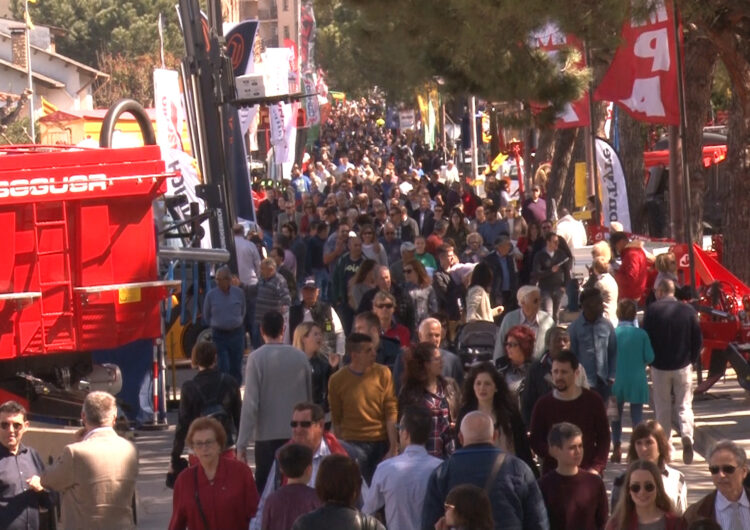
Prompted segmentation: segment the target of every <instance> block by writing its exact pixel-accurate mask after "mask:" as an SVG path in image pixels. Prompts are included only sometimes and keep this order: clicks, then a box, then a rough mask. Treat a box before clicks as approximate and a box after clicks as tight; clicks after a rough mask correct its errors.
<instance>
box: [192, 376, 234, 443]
mask: <svg viewBox="0 0 750 530" xmlns="http://www.w3.org/2000/svg"><path fill="white" fill-rule="evenodd" d="M219 376H220V377H219V384H218V386H217V387H216V391H215V392H214V393H213V397H212V398H206V395H205V394H204V393H203V392H202V391H201V387H200V385H198V384H196V385H195V389H196V391H197V392H198V395H199V396H200V398H201V403H202V404H201V411H200V416H201V417H207V418H214V419H215V420H216V421H218V422H219V423H221V425H222V427H224V430H225V431H226V433H227V445H226V446H227V447H231V446H232V445H234V435H235V429H234V421H232V418H231V417H230V415H229V413H228V412H227V411H226V409H225V408H224V406H223V405H222V404H221V402H220V400H221V394H220V392H219V391H220V390H221V389H222V386H223V384H222V383H223V382H224V374H219Z"/></svg>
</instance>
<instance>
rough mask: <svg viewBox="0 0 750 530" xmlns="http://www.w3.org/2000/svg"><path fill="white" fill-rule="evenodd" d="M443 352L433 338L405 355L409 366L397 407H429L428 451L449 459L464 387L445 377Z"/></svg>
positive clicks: (452, 448)
mask: <svg viewBox="0 0 750 530" xmlns="http://www.w3.org/2000/svg"><path fill="white" fill-rule="evenodd" d="M442 374H443V356H442V355H441V353H440V350H438V349H437V348H436V347H435V345H434V344H432V343H431V342H420V343H419V344H418V345H417V347H416V348H414V349H413V350H412V351H410V352H409V353H407V355H406V370H405V372H404V381H403V386H402V387H401V391H400V392H399V395H398V410H400V411H404V410H406V408H407V407H410V406H416V407H423V408H427V409H428V410H429V411H430V416H431V417H432V428H431V429H430V437H429V438H428V439H427V452H428V453H430V454H431V455H432V456H436V457H438V458H443V459H446V458H448V457H449V456H450V455H452V454H453V451H455V450H456V428H455V427H456V416H457V414H458V407H459V405H460V403H461V391H460V390H459V388H458V384H456V382H455V381H454V380H453V379H450V378H446V377H443V375H442Z"/></svg>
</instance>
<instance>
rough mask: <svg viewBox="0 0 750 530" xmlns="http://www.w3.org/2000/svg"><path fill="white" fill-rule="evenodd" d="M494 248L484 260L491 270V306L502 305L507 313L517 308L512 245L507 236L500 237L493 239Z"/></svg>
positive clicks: (516, 281)
mask: <svg viewBox="0 0 750 530" xmlns="http://www.w3.org/2000/svg"><path fill="white" fill-rule="evenodd" d="M494 246H495V250H494V251H493V252H490V253H489V254H488V255H487V257H486V258H484V261H485V262H487V265H489V266H490V269H492V293H491V295H492V300H491V305H493V306H494V305H502V306H504V307H505V312H506V313H507V312H508V311H512V310H514V309H517V308H518V301H517V300H516V291H518V271H517V270H516V260H515V259H514V258H513V254H511V251H512V250H513V243H512V242H511V240H510V237H509V236H506V235H501V236H498V237H497V239H495V242H494Z"/></svg>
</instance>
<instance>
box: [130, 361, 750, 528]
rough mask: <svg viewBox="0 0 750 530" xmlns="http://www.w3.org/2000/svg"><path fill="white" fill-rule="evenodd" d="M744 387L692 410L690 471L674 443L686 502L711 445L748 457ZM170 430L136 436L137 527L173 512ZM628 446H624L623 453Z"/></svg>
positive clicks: (616, 468) (704, 478)
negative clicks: (729, 446)
mask: <svg viewBox="0 0 750 530" xmlns="http://www.w3.org/2000/svg"><path fill="white" fill-rule="evenodd" d="M748 396H749V395H748V393H746V392H745V391H744V390H742V389H741V388H740V386H739V385H738V384H737V380H736V378H735V376H734V372H733V371H731V370H729V371H727V377H726V378H725V379H723V380H721V381H719V382H718V383H717V384H716V385H715V386H714V388H713V389H712V390H711V391H710V392H709V394H708V396H706V397H699V398H697V399H696V400H695V402H694V404H693V408H694V411H695V416H696V434H695V449H696V455H695V459H694V460H693V463H692V464H691V465H689V466H686V465H683V464H682V454H681V447H680V441H679V438H678V437H676V435H675V437H674V438H673V443H674V444H675V449H676V454H675V455H673V460H674V461H673V465H674V467H676V468H677V469H679V470H680V471H682V472H683V473H684V474H685V477H686V479H687V482H688V503H692V502H695V501H697V500H698V499H700V498H701V497H702V496H703V495H705V494H706V493H708V492H709V491H711V490H712V489H713V484H712V482H711V477H710V475H709V474H708V470H707V469H706V463H705V461H704V459H703V457H702V456H701V455H703V454H705V453H706V451H707V450H708V448H709V447H710V446H711V444H713V443H715V442H716V441H718V440H719V439H722V438H731V439H733V440H735V441H736V442H738V443H739V444H741V445H742V446H743V447H744V448H745V450H746V451H748V453H749V454H750V434H749V433H750V397H748ZM169 416H170V417H169V421H170V428H169V430H167V431H158V432H145V431H140V432H138V433H137V434H136V444H137V445H138V450H139V455H140V473H139V477H138V498H139V499H138V501H139V502H138V528H143V529H149V530H150V529H153V530H162V529H164V528H166V527H167V525H168V523H169V519H170V516H171V513H172V490H170V489H168V488H167V487H166V486H165V485H164V478H165V474H166V471H167V467H168V466H169V453H170V450H171V446H172V439H173V437H174V421H175V416H176V414H175V413H170V415H169ZM644 416H645V418H646V419H649V418H652V417H653V411H652V410H651V409H650V408H649V407H646V409H645V411H644ZM623 423H624V425H623V431H624V432H623V439H624V440H625V442H627V440H628V439H629V436H630V432H631V429H630V418H629V417H628V410H627V407H626V409H625V418H623ZM626 453H627V444H626V443H624V444H623V454H626ZM625 468H626V465H625V464H609V465H608V466H607V470H606V472H605V477H604V478H605V482H606V484H607V489H608V490H610V489H611V486H612V481H613V480H614V478H615V477H616V476H618V475H619V474H621V473H622V472H623V471H624V470H625Z"/></svg>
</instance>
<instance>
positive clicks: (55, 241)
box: [0, 145, 180, 419]
mask: <svg viewBox="0 0 750 530" xmlns="http://www.w3.org/2000/svg"><path fill="white" fill-rule="evenodd" d="M170 175H171V174H169V173H167V172H166V171H165V166H164V162H163V160H162V157H161V151H160V149H159V147H158V146H154V145H148V146H145V147H140V148H133V149H75V148H70V147H66V148H54V147H38V146H10V147H4V148H3V149H2V150H0V233H1V234H2V240H3V247H4V248H3V252H2V253H0V314H1V315H2V317H1V318H0V374H1V376H0V401H3V400H4V399H7V398H10V397H13V398H15V399H18V400H20V401H22V402H24V403H25V404H26V405H27V406H30V410H31V411H32V412H33V413H35V414H38V415H42V416H55V417H58V418H64V419H77V418H78V417H79V415H80V402H81V399H82V397H83V395H85V391H86V390H87V389H90V388H92V381H91V379H92V378H94V379H99V381H98V384H99V385H102V384H103V385H105V388H107V389H109V390H110V391H112V393H117V392H118V391H119V387H118V385H121V384H122V382H121V381H118V379H119V375H118V373H117V372H118V368H117V367H116V366H105V367H104V368H101V367H94V365H93V363H92V358H91V352H92V351H94V350H102V349H112V348H117V347H119V346H122V345H124V344H126V343H130V342H132V341H133V340H135V339H154V340H157V339H158V340H160V339H161V336H162V324H161V313H160V303H161V301H162V300H163V299H164V298H165V296H166V295H167V290H168V288H170V287H172V286H176V285H179V283H180V282H179V281H170V280H162V279H161V278H160V277H159V273H158V267H157V245H156V237H155V228H154V216H153V212H152V202H153V200H154V199H155V198H156V197H157V196H160V195H162V194H163V193H164V192H165V190H166V180H165V179H166V178H168V177H169V176H170ZM157 342H158V341H157ZM157 342H155V346H154V348H156V347H157ZM82 383H83V384H82ZM94 387H96V385H94ZM100 387H101V386H100Z"/></svg>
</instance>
